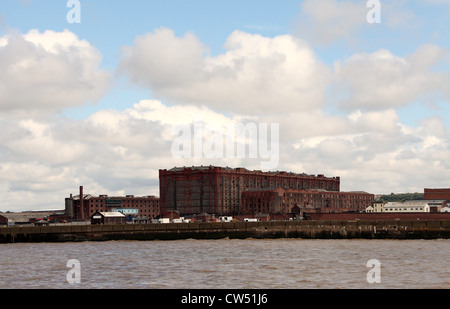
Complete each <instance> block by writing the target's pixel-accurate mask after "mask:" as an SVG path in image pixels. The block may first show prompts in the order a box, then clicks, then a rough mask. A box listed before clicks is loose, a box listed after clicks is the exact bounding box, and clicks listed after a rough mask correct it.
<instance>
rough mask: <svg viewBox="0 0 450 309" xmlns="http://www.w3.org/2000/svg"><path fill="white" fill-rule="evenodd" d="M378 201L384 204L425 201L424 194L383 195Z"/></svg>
mask: <svg viewBox="0 0 450 309" xmlns="http://www.w3.org/2000/svg"><path fill="white" fill-rule="evenodd" d="M378 200H381V201H384V202H402V201H406V200H423V193H417V192H416V193H391V194H388V195H382V196H381V197H380V198H379V199H378Z"/></svg>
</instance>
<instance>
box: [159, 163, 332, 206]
mask: <svg viewBox="0 0 450 309" xmlns="http://www.w3.org/2000/svg"><path fill="white" fill-rule="evenodd" d="M159 182H160V199H161V211H162V212H164V211H167V210H177V211H179V212H180V214H181V215H191V214H201V213H209V214H216V215H237V214H240V213H242V193H243V192H244V191H246V190H249V189H265V188H284V189H291V190H308V189H323V190H328V191H335V192H338V191H339V189H340V178H339V177H332V178H329V177H325V176H324V175H317V176H316V175H307V174H295V173H288V172H261V171H249V170H247V169H244V168H236V169H233V168H228V167H215V166H200V167H183V168H173V169H171V170H160V171H159Z"/></svg>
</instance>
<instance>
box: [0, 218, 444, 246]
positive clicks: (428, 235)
mask: <svg viewBox="0 0 450 309" xmlns="http://www.w3.org/2000/svg"><path fill="white" fill-rule="evenodd" d="M227 237H228V238H230V239H234V238H237V239H245V238H256V239H268V238H304V239H357V238H362V239H438V238H443V239H450V220H377V221H365V220H354V221H327V220H316V221H310V220H305V221H287V222H285V221H274V222H227V223H216V222H214V223H172V224H117V225H65V226H42V227H37V226H30V227H7V228H6V227H4V228H0V243H20V242H79V241H108V240H177V239H189V238H192V239H220V238H227Z"/></svg>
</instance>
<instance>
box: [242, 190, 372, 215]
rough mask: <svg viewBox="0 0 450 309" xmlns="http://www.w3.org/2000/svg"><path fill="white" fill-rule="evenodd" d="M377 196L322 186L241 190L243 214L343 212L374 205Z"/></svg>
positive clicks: (359, 209)
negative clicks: (293, 188) (321, 187)
mask: <svg viewBox="0 0 450 309" xmlns="http://www.w3.org/2000/svg"><path fill="white" fill-rule="evenodd" d="M373 201H374V195H373V194H369V193H367V192H359V191H358V192H335V191H326V190H323V189H310V190H285V189H282V188H277V189H249V190H247V191H244V192H243V193H242V213H243V214H252V215H255V214H260V213H270V214H288V213H293V214H304V213H343V212H355V211H361V210H364V209H365V208H366V207H367V206H371V205H372V203H373Z"/></svg>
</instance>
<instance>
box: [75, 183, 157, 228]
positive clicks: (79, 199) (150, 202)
mask: <svg viewBox="0 0 450 309" xmlns="http://www.w3.org/2000/svg"><path fill="white" fill-rule="evenodd" d="M96 212H105V213H109V212H122V213H123V214H124V215H126V216H127V215H128V216H133V217H135V218H137V219H139V218H146V219H149V220H151V219H153V218H156V217H157V216H159V214H160V208H159V198H158V197H156V196H153V195H149V196H134V195H126V196H108V195H100V196H93V195H90V194H84V192H83V186H81V187H80V194H79V195H75V196H73V195H72V194H71V195H70V197H69V198H66V213H67V214H68V215H69V216H70V217H71V218H73V219H75V220H89V219H90V218H91V217H92V216H93V215H94V214H95V213H96Z"/></svg>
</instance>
